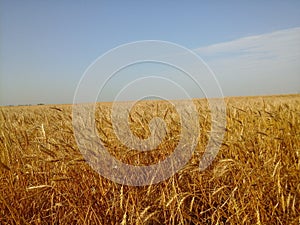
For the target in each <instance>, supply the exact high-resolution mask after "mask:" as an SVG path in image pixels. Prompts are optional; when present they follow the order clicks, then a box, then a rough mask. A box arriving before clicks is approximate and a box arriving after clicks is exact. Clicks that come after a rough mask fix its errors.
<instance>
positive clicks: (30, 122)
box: [0, 95, 300, 224]
mask: <svg viewBox="0 0 300 225" xmlns="http://www.w3.org/2000/svg"><path fill="white" fill-rule="evenodd" d="M225 101H226V104H227V112H226V113H227V121H226V122H227V125H226V132H225V136H224V139H223V142H222V145H221V148H220V151H219V153H218V155H217V157H216V159H215V160H214V162H213V164H212V165H210V166H209V167H208V168H207V169H206V170H205V171H202V172H200V171H199V161H200V159H201V156H202V154H203V152H204V151H205V147H206V145H207V143H208V137H209V135H210V127H211V117H210V110H209V107H208V105H207V102H206V101H205V100H194V102H195V104H196V106H197V110H198V111H199V125H200V127H201V132H200V136H199V142H198V143H197V146H196V149H195V152H194V154H193V156H192V158H191V159H190V161H189V162H188V164H187V165H186V166H185V167H184V168H183V169H181V170H180V171H178V172H177V173H176V174H175V175H174V176H172V177H170V178H169V179H167V180H165V181H162V182H160V183H158V184H152V185H149V186H142V187H134V186H126V185H120V184H116V183H114V182H112V181H110V180H108V179H106V178H104V177H101V176H100V175H99V174H98V173H97V172H95V171H94V170H92V169H91V167H90V166H89V165H88V164H87V163H86V162H85V160H84V158H83V156H82V155H81V153H80V151H79V149H78V147H77V145H76V141H75V138H74V132H73V126H72V106H70V105H56V106H55V105H47V106H28V107H21V106H19V107H1V108H0V124H1V128H0V132H1V133H0V223H1V224H57V223H59V224H95V223H96V224H299V223H300V216H299V215H300V176H299V174H300V129H299V128H300V95H290V96H269V97H241V98H227V99H225ZM111 106H112V105H111V104H110V103H101V104H98V105H97V110H96V126H97V130H98V135H99V136H100V138H101V140H102V141H103V143H104V145H105V146H106V147H107V149H108V151H109V152H110V154H111V155H113V156H114V157H116V158H117V159H118V160H120V161H122V162H124V163H128V164H132V165H136V166H140V165H150V164H153V163H157V162H159V161H161V160H164V159H165V158H166V157H167V156H168V155H170V154H172V150H174V148H175V147H176V145H177V144H178V142H179V139H180V132H181V129H180V119H179V116H178V114H177V113H176V111H175V109H174V108H173V107H172V106H171V105H170V104H167V103H165V102H156V101H145V102H143V103H141V104H137V105H136V106H135V107H134V108H133V109H132V111H131V113H130V118H129V121H130V128H131V130H132V132H133V133H134V134H135V135H136V136H138V137H140V138H147V137H148V136H149V135H150V130H149V127H148V123H149V121H150V120H151V119H152V118H153V117H154V116H159V117H161V118H162V119H164V120H165V122H166V124H167V132H166V133H167V135H166V137H165V138H164V139H163V141H162V142H161V144H159V145H158V147H157V148H156V149H154V150H153V151H147V152H140V151H137V150H132V149H128V148H127V147H126V144H124V143H120V141H119V140H118V138H117V137H116V135H115V134H114V132H113V126H112V121H111V119H110V113H111Z"/></svg>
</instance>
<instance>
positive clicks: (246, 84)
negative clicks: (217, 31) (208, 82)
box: [195, 27, 300, 95]
mask: <svg viewBox="0 0 300 225" xmlns="http://www.w3.org/2000/svg"><path fill="white" fill-rule="evenodd" d="M195 52H197V53H198V54H199V55H200V56H201V57H202V58H203V59H204V61H206V62H207V63H208V65H209V66H210V67H211V68H212V70H213V71H214V72H215V74H216V76H217V78H218V79H219V81H220V83H221V86H222V88H223V89H224V92H225V94H227V95H252V94H255V95H256V94H280V93H295V92H299V91H300V27H297V28H292V29H287V30H280V31H276V32H272V33H268V34H262V35H257V36H249V37H244V38H240V39H237V40H233V41H230V42H224V43H219V44H214V45H210V46H206V47H202V48H198V49H196V50H195Z"/></svg>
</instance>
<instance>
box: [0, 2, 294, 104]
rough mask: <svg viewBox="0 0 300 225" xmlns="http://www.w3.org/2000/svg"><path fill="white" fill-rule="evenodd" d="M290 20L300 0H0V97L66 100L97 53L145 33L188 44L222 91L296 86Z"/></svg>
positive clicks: (271, 90) (6, 101) (27, 101)
mask: <svg viewBox="0 0 300 225" xmlns="http://www.w3.org/2000/svg"><path fill="white" fill-rule="evenodd" d="M299 27H300V1H222V2H221V1H209V3H208V2H204V1H186V2H183V1H30V0H29V1H14V0H12V1H9V0H7V1H3V0H1V1H0V105H9V104H37V103H72V101H73V96H74V92H75V89H76V86H77V84H78V82H79V80H80V78H81V76H82V75H83V73H84V71H85V70H86V69H87V67H88V66H89V65H90V64H91V63H92V62H93V61H94V60H95V59H96V58H97V57H99V56H100V55H102V54H104V53H105V52H106V51H108V50H110V49H112V48H115V47H117V46H118V45H121V44H125V43H128V42H133V41H140V40H153V39H154V40H164V41H170V42H174V43H177V44H179V45H182V46H185V47H187V48H190V49H192V50H194V51H195V52H197V54H199V56H200V57H202V58H203V59H204V60H205V62H206V63H207V64H208V65H209V66H210V67H211V69H212V70H213V71H214V72H215V75H216V77H217V78H218V80H219V82H220V84H221V87H222V89H223V92H224V94H225V95H228V96H229V95H262V94H281V93H297V92H299V91H300V87H299V86H300V67H299V65H300V63H299V58H300V57H299V52H300V43H299V40H300V30H299ZM280 46H281V47H280ZM111 85H112V86H113V84H111ZM116 86H117V85H116ZM111 94H112V95H113V94H114V93H113V92H112V93H111ZM194 94H195V93H194ZM113 97H114V96H110V95H109V94H108V95H106V96H105V98H104V99H103V100H105V101H111V100H113ZM194 97H197V96H194Z"/></svg>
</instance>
